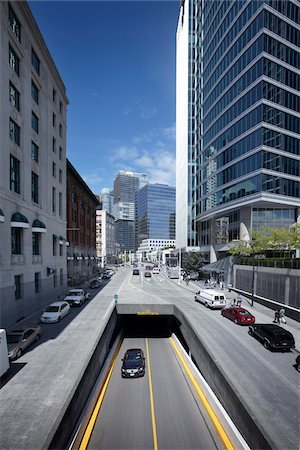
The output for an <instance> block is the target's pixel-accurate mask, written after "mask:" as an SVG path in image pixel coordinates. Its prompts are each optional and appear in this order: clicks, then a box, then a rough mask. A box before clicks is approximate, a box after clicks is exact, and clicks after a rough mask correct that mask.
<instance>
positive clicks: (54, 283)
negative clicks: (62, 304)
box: [53, 269, 57, 287]
mask: <svg viewBox="0 0 300 450" xmlns="http://www.w3.org/2000/svg"><path fill="white" fill-rule="evenodd" d="M56 286H57V270H56V269H54V272H53V287H56Z"/></svg>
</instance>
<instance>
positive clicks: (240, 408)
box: [49, 304, 275, 449]
mask: <svg viewBox="0 0 300 450" xmlns="http://www.w3.org/2000/svg"><path fill="white" fill-rule="evenodd" d="M139 321H140V322H141V323H144V324H147V326H146V327H145V328H144V332H146V333H148V332H149V329H148V326H149V324H150V323H151V322H152V321H153V324H154V325H153V327H152V329H153V328H154V329H156V332H155V335H156V336H157V332H159V333H160V334H162V335H164V336H167V335H168V336H169V335H171V334H172V332H174V333H175V334H176V335H177V337H178V338H179V340H180V341H181V342H182V344H183V346H184V347H185V348H186V349H187V350H188V351H189V353H190V355H191V356H192V358H193V360H194V362H195V363H196V365H197V366H198V368H199V370H200V371H201V373H202V375H203V377H204V378H205V379H206V381H207V382H208V384H209V385H210V386H211V388H212V390H213V391H214V393H215V394H216V396H217V397H218V398H219V399H220V401H221V403H222V405H223V406H224V408H225V409H226V411H227V413H228V414H229V415H230V417H231V418H232V420H233V422H234V423H235V425H236V426H237V428H238V429H239V431H240V433H241V434H242V435H243V436H244V438H245V440H246V441H247V442H248V445H249V446H250V447H251V448H253V449H272V448H275V445H274V444H273V442H272V439H271V438H270V436H268V435H267V434H266V433H265V432H264V430H263V429H260V427H259V421H258V420H255V419H256V418H255V415H253V412H252V411H249V410H248V407H247V404H246V403H245V402H244V400H243V399H242V398H240V397H239V396H238V394H237V393H236V391H235V390H234V389H233V388H232V386H231V383H230V380H228V379H227V377H226V375H225V373H224V372H223V370H222V367H221V366H220V364H219V363H218V362H217V361H216V360H215V359H214V357H213V355H212V354H211V353H210V351H209V350H208V348H207V347H206V346H205V343H204V342H202V340H201V338H200V336H199V335H198V334H197V333H196V332H195V330H194V329H193V327H192V325H191V324H190V322H189V321H188V319H187V318H186V317H185V315H184V314H183V313H182V312H181V311H180V310H179V309H178V308H177V307H175V306H173V305H137V304H135V305H125V304H122V305H117V308H115V309H114V310H113V312H112V314H111V316H110V317H109V318H108V321H107V325H106V327H105V329H104V332H103V334H102V335H101V337H100V339H99V342H98V344H97V345H96V348H95V351H94V353H93V355H92V356H91V359H90V361H89V363H88V365H87V367H86V369H85V371H84V375H83V377H82V379H81V380H80V382H79V384H78V386H77V389H76V392H75V395H74V396H73V398H72V399H71V400H70V403H69V405H68V407H67V409H66V412H65V414H64V416H63V418H62V419H60V423H59V424H58V426H57V430H56V431H55V430H54V431H53V438H52V440H51V444H50V446H49V448H52V449H54V448H56V449H61V448H66V446H67V444H68V442H69V439H70V434H71V433H72V431H73V430H74V428H75V425H76V423H77V421H78V419H79V417H80V414H81V411H82V409H83V407H84V405H85V404H86V401H87V399H88V397H89V395H90V393H91V391H92V389H93V387H94V384H95V382H96V380H97V378H98V376H99V373H100V371H101V368H102V367H103V364H104V363H106V366H105V369H106V368H107V367H108V365H109V363H110V360H112V358H113V355H112V352H110V350H111V348H112V346H113V340H114V339H115V338H116V336H117V334H118V332H119V331H120V329H121V328H122V327H123V329H125V330H126V327H127V325H128V324H133V325H134V324H137V323H138V322H139ZM164 321H165V325H166V328H167V330H165V331H164V330H163V324H164ZM139 328H140V327H139ZM171 328H173V330H172V329H171ZM161 331H162V333H161ZM126 334H127V333H126ZM132 334H133V335H136V333H135V332H134V331H133V332H132ZM138 335H141V329H139V330H138ZM102 379H103V380H104V379H105V377H103V378H102ZM103 382H104V381H103Z"/></svg>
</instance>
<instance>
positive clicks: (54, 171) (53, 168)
mask: <svg viewBox="0 0 300 450" xmlns="http://www.w3.org/2000/svg"><path fill="white" fill-rule="evenodd" d="M52 176H53V177H54V178H56V164H55V162H52Z"/></svg>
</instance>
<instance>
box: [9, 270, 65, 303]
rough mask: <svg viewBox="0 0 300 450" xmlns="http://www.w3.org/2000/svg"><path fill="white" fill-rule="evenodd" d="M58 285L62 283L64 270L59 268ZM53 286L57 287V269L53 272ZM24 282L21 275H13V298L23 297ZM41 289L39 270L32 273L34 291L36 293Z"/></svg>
mask: <svg viewBox="0 0 300 450" xmlns="http://www.w3.org/2000/svg"><path fill="white" fill-rule="evenodd" d="M59 279H60V286H63V284H64V272H63V269H60V270H59ZM53 287H57V269H54V272H53ZM23 290H24V284H23V275H16V276H15V299H16V300H20V299H21V298H23V297H24V292H23ZM40 291H41V272H35V273H34V292H35V293H36V294H38V293H39V292H40Z"/></svg>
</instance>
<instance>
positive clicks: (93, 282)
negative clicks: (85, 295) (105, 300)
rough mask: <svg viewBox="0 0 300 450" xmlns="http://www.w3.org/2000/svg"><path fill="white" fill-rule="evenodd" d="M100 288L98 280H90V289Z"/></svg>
mask: <svg viewBox="0 0 300 450" xmlns="http://www.w3.org/2000/svg"><path fill="white" fill-rule="evenodd" d="M99 287H101V281H100V280H92V281H91V284H90V289H98V288H99Z"/></svg>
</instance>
